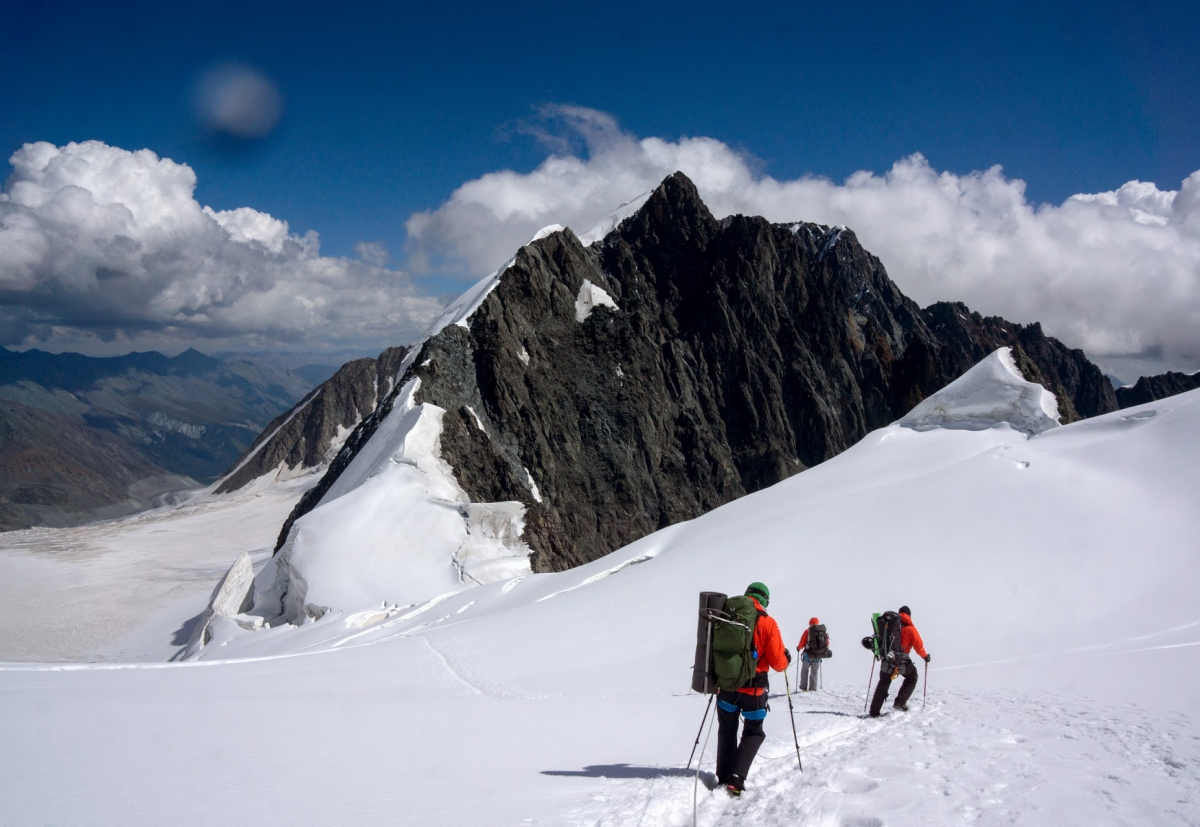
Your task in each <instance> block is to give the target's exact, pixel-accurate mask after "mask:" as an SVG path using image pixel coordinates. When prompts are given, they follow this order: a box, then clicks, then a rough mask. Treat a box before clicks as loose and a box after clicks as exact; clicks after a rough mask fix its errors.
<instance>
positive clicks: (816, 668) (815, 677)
mask: <svg viewBox="0 0 1200 827" xmlns="http://www.w3.org/2000/svg"><path fill="white" fill-rule="evenodd" d="M822 663H824V661H823V660H820V659H817V660H815V661H813V668H812V675H811V676H810V677H809V679H808V680H809V686H810V687H811V688H812V691H814V692H815V691H816V690H818V689H820V688H821V664H822Z"/></svg>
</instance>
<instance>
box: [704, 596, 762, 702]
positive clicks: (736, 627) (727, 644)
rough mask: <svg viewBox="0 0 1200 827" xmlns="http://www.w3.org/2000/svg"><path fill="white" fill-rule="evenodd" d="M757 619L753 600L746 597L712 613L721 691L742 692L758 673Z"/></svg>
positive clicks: (714, 657) (718, 685) (713, 651)
mask: <svg viewBox="0 0 1200 827" xmlns="http://www.w3.org/2000/svg"><path fill="white" fill-rule="evenodd" d="M763 614H765V612H764V613H763ZM758 616H759V611H758V608H757V607H756V606H755V605H754V601H753V600H751V599H750V598H749V597H746V596H744V595H737V596H736V597H731V598H729V599H728V600H726V601H725V608H724V610H723V611H720V610H716V609H710V610H709V615H708V617H709V620H710V621H711V622H712V625H713V630H712V659H713V673H714V674H715V675H716V677H717V687H718V688H719V689H722V690H727V691H729V690H734V689H741V688H742V687H744V686H746V685H747V684H748V683H750V681H752V680H753V679H754V673H755V672H756V671H757V670H758V653H757V652H755V651H754V626H755V624H756V623H758Z"/></svg>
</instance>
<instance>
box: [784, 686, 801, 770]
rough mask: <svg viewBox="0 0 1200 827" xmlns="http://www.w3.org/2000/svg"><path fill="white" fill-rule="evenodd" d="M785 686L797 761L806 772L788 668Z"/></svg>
mask: <svg viewBox="0 0 1200 827" xmlns="http://www.w3.org/2000/svg"><path fill="white" fill-rule="evenodd" d="M783 688H784V689H786V690H787V698H788V718H790V719H791V721H792V741H794V742H795V744H796V763H797V764H799V765H800V772H804V762H803V761H801V760H800V736H798V735H796V711H795V710H794V709H792V688H791V687H790V686H788V679H787V670H786V669H784V670H783Z"/></svg>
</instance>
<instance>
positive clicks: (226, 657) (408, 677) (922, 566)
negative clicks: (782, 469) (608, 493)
mask: <svg viewBox="0 0 1200 827" xmlns="http://www.w3.org/2000/svg"><path fill="white" fill-rule="evenodd" d="M977 371H978V373H976V372H975V371H973V372H972V374H968V375H967V376H970V377H971V379H970V380H969V381H968V382H965V383H964V384H963V385H962V386H961V387H958V388H957V389H956V388H955V385H958V384H959V383H955V385H952V386H950V387H949V388H947V389H946V391H944V392H943V394H940V395H939V396H941V400H940V401H937V397H936V396H935V397H931V399H930V400H928V401H929V402H931V403H933V402H935V401H936V405H932V404H931V406H930V410H929V411H927V412H925V413H921V414H920V415H919V416H918V415H917V414H918V411H920V409H918V410H917V411H914V412H913V414H910V416H909V417H905V419H904V420H902V421H901V422H900V423H896V424H893V425H891V426H889V427H887V428H883V429H880V430H878V431H875V432H873V433H871V434H869V435H868V436H867V437H866V438H865V439H863V440H862V441H861V442H860V443H859V444H858V445H856V446H854V447H853V448H851V449H850V450H848V451H846V452H844V453H843V454H841V455H839V456H838V457H836V458H834V459H832V460H830V461H828V462H826V463H824V464H822V465H820V466H817V467H816V468H813V469H810V470H808V471H805V472H804V473H802V474H799V475H797V476H795V477H792V478H790V479H788V480H786V481H784V482H782V483H779V484H778V485H775V486H773V487H772V488H769V489H767V490H765V491H762V492H759V493H757V494H753V495H750V496H747V497H744V498H742V499H740V500H737V501H735V502H733V503H730V504H729V505H726V506H724V507H722V508H720V509H717V510H715V511H713V512H710V513H709V514H706V515H704V516H703V517H700V518H698V519H696V520H693V521H690V522H686V523H680V524H677V525H674V526H671V527H670V528H667V529H664V530H662V531H659V532H657V533H655V534H652V535H650V536H648V537H645V538H643V539H642V540H640V541H638V542H636V543H633V544H631V545H630V546H628V547H626V548H623V549H621V550H619V551H617V552H614V553H613V554H611V555H609V556H608V557H606V558H603V559H601V560H597V561H595V562H593V563H590V564H588V565H586V566H582V567H580V568H578V569H573V570H571V571H566V572H560V573H553V574H529V573H527V571H523V572H521V573H519V574H515V575H514V576H504V577H500V578H499V579H496V580H494V581H493V582H491V583H487V584H485V585H481V586H477V587H474V588H466V587H465V584H463V583H457V582H453V580H452V578H447V577H446V576H445V575H444V573H443V572H441V571H440V570H439V571H437V572H433V573H431V571H430V570H429V569H428V568H427V567H426V565H425V563H424V562H422V561H423V560H424V557H423V556H422V555H423V554H424V551H422V547H423V544H424V543H425V542H435V543H436V542H443V541H444V540H445V537H444V536H443V535H441V534H439V532H441V531H443V530H445V531H446V532H450V533H454V532H458V534H457V535H455V536H461V533H462V532H463V531H465V529H464V528H463V526H464V525H467V523H468V522H469V520H465V519H464V518H463V516H462V515H461V513H460V511H459V510H458V508H459V506H461V504H462V502H461V501H460V500H459V499H457V497H458V494H457V493H456V492H454V491H453V489H452V488H450V487H449V486H448V485H446V480H445V479H444V478H443V477H442V476H440V475H442V474H444V469H439V468H438V466H437V460H436V452H435V451H433V448H432V446H433V444H434V441H435V431H436V428H435V427H434V426H435V424H436V416H432V415H431V413H432V412H431V411H420V410H419V408H420V407H421V406H414V405H399V404H398V405H397V406H396V409H395V411H394V412H393V415H394V416H396V417H397V419H396V421H395V422H394V423H392V424H391V425H389V426H388V427H389V430H387V431H384V430H383V428H381V433H382V434H384V435H383V436H380V435H378V434H377V436H376V437H375V439H377V440H380V442H379V445H378V447H375V446H372V451H374V452H375V454H374V457H373V458H372V459H370V460H367V459H364V465H363V467H362V468H361V469H357V470H356V469H353V468H352V469H351V470H353V471H354V474H353V475H352V476H351V477H349V478H348V479H347V483H346V485H347V490H346V492H345V493H343V494H342V495H341V496H339V497H335V498H333V499H332V500H330V501H329V504H328V505H323V506H322V507H321V508H319V509H317V510H315V511H313V512H312V513H311V514H310V515H309V516H308V517H306V518H304V520H302V521H300V523H299V525H303V524H304V523H305V521H309V523H308V525H309V526H310V528H311V531H312V534H311V538H312V539H311V542H312V543H313V545H308V543H310V540H308V539H304V537H305V531H307V530H308V529H305V530H302V531H300V532H298V534H297V539H296V543H295V546H294V547H293V548H292V551H291V555H292V556H291V560H292V562H291V565H292V566H295V567H298V568H297V570H298V571H301V573H302V574H303V579H304V581H305V583H306V585H307V595H306V597H305V602H306V603H307V604H313V603H314V601H316V602H319V603H320V604H321V605H322V606H328V607H330V608H329V610H328V611H324V612H320V613H319V612H308V613H304V614H303V615H301V616H299V617H294V618H292V620H293V622H292V623H287V622H273V623H272V626H271V628H263V629H261V630H259V631H250V630H247V629H244V628H242V627H241V626H239V625H238V624H236V623H233V622H229V623H223V624H217V626H218V628H214V630H213V637H212V639H211V641H210V643H209V645H208V646H207V647H206V648H205V649H204V650H203V652H202V653H201V656H200V659H199V660H197V661H193V662H190V663H183V664H162V663H141V664H129V665H120V666H116V665H90V664H57V665H40V664H8V665H5V666H3V667H0V738H2V739H3V743H4V744H5V746H6V750H5V754H6V755H7V756H9V757H8V759H7V761H6V762H5V765H4V772H3V773H0V801H3V802H4V805H3V807H4V812H5V816H6V818H7V819H9V820H11V821H12V823H16V824H34V823H65V822H70V823H89V824H121V825H140V824H145V825H151V824H154V825H157V824H163V823H171V824H179V825H189V824H197V825H199V824H208V823H212V822H214V821H220V822H224V823H244V824H256V823H268V822H269V823H287V822H292V823H305V824H308V823H331V824H360V823H373V822H377V821H384V822H387V823H391V824H426V823H431V822H436V823H445V824H488V825H491V824H514V825H519V824H555V825H558V824H579V825H584V824H586V825H627V824H642V825H687V824H691V823H692V819H693V795H694V794H695V796H696V797H695V818H696V823H698V824H703V825H718V824H800V825H838V826H839V827H850V826H851V825H859V826H861V825H924V824H950V823H980V824H989V823H997V824H998V823H1027V824H1045V825H1057V824H1088V825H1118V824H1180V825H1184V824H1196V823H1200V727H1197V726H1196V724H1195V722H1194V721H1193V720H1192V718H1191V717H1189V714H1190V710H1191V708H1192V707H1193V706H1194V705H1195V703H1196V701H1197V700H1200V688H1198V687H1200V682H1198V681H1197V678H1198V677H1200V663H1198V661H1197V658H1198V657H1200V621H1197V620H1196V619H1195V608H1194V605H1195V601H1194V590H1195V583H1196V582H1197V581H1198V579H1200V558H1198V557H1197V555H1196V554H1195V540H1194V538H1195V537H1196V536H1198V535H1200V509H1196V508H1195V507H1194V503H1193V500H1194V498H1195V492H1196V491H1197V490H1200V439H1198V438H1197V436H1198V434H1200V391H1193V392H1191V393H1188V394H1183V395H1180V396H1176V397H1172V398H1169V399H1165V400H1162V401H1159V402H1155V403H1151V404H1148V405H1143V406H1141V407H1139V408H1132V409H1127V410H1123V411H1120V412H1117V413H1113V414H1108V415H1106V416H1102V417H1097V418H1095V419H1091V420H1085V421H1083V422H1078V423H1073V424H1070V425H1065V426H1061V427H1049V425H1048V424H1047V423H1049V422H1052V421H1054V419H1055V414H1056V411H1055V410H1054V409H1053V408H1051V407H1048V403H1047V402H1046V400H1045V398H1044V397H1042V396H1039V395H1038V394H1037V393H1032V392H1030V391H1029V389H1027V388H1026V387H1025V384H1028V383H1024V380H1023V379H1021V378H1020V377H1019V375H1016V374H1014V372H1013V367H1012V365H1011V360H1010V359H1007V358H1006V354H1002V353H1001V354H993V356H992V357H989V359H988V360H985V362H984V363H983V364H982V365H981V369H977ZM973 374H974V375H973ZM967 376H965V377H964V380H965V379H967ZM960 381H962V380H960ZM1023 383H1024V384H1023ZM405 393H406V394H408V396H407V398H408V399H410V400H411V398H412V390H411V389H406V390H405ZM914 417H915V418H914ZM905 422H910V423H911V424H912V426H911V427H910V426H909V425H906V424H904V423H905ZM422 423H425V424H422ZM964 425H966V427H963V426H964ZM1043 426H1044V427H1043ZM422 429H425V430H422ZM347 473H349V471H348V472H347ZM451 480H452V478H451ZM353 483H357V485H356V486H355V485H353ZM343 501H344V503H343V505H342V506H340V508H342V509H345V511H344V512H339V511H338V510H337V509H336V508H333V507H334V506H337V504H338V503H340V502H343ZM417 503H423V505H422V506H421V508H422V509H424V512H423V513H425V516H422V517H421V518H420V519H421V520H424V521H427V522H416V523H410V522H409V521H407V520H404V519H401V518H400V517H399V516H397V515H396V514H394V513H392V509H406V508H411V509H413V510H414V512H415V510H416V509H417V506H416V504H417ZM439 509H441V510H440V511H439ZM322 512H324V513H323V514H322ZM439 514H444V518H445V521H444V525H443V524H442V523H438V522H437V520H439V519H442V517H439V516H437V515H439ZM314 517H315V518H316V519H312V518H314ZM597 518H598V519H604V515H603V514H600V515H597ZM487 519H490V518H485V519H484V521H485V522H486V521H487ZM496 519H498V520H499V523H498V524H499V525H500V526H502V528H500V529H494V530H495V531H497V533H500V534H503V533H504V531H506V530H509V529H511V528H512V527H513V526H515V523H513V522H511V521H509V518H508V516H506V515H501V516H499V517H497V518H496ZM164 530H166V529H164ZM426 530H428V531H429V532H430V535H429V536H425V535H422V534H421V532H423V531H426ZM434 535H436V536H434ZM445 536H449V534H447V535H445ZM163 537H164V542H169V535H168V534H165V533H164V535H163ZM377 537H383V538H387V541H388V542H389V543H392V544H399V545H400V546H401V547H403V548H404V549H405V551H404V553H403V554H402V555H401V556H399V557H396V558H394V559H393V560H392V563H394V564H396V565H397V570H396V572H395V573H394V574H388V573H387V572H386V571H384V569H383V568H381V567H380V566H381V563H380V560H379V559H377V558H376V557H375V556H374V554H373V553H372V552H370V551H369V550H368V549H369V548H371V544H372V543H373V542H375V540H374V539H373V538H377ZM439 537H440V538H441V539H439ZM302 540H303V542H302ZM318 540H319V547H320V551H319V553H317V549H318ZM449 545H450V544H447V545H446V546H445V548H443V549H442V552H444V553H449ZM233 556H236V555H233ZM281 557H282V555H280V556H277V558H276V560H277V562H276V566H278V565H279V563H278V561H279V559H280V558H281ZM338 561H340V565H339V564H338ZM229 562H230V563H232V562H233V559H232V556H231V558H230V559H229ZM389 565H390V564H389ZM271 578H272V572H271V570H270V568H268V569H265V570H263V571H262V572H261V573H260V574H259V576H258V582H259V583H260V584H263V585H269V582H271ZM753 580H762V581H764V582H766V583H767V584H768V585H769V586H770V589H771V593H772V601H771V604H770V606H769V610H770V612H771V614H772V615H773V616H774V617H775V618H776V619H777V620H778V621H779V624H780V627H781V629H782V630H783V634H784V636H785V639H786V642H787V643H788V644H789V645H790V646H792V647H794V646H795V644H796V642H797V640H798V638H799V636H800V634H801V632H802V631H803V630H804V628H805V624H806V622H807V619H808V618H809V617H811V616H813V615H816V616H819V617H820V618H821V620H822V622H824V623H825V624H826V626H827V627H828V629H829V633H830V636H831V640H832V647H833V650H834V653H835V656H834V658H833V659H831V660H830V661H828V662H827V664H826V666H825V673H824V684H825V689H824V690H823V691H820V692H815V693H806V694H803V695H801V696H798V697H795V698H794V700H793V704H794V714H790V713H789V709H788V700H787V698H786V697H785V695H784V692H783V690H784V683H783V681H782V680H781V678H782V676H780V675H774V676H773V678H772V693H773V698H772V702H771V713H770V715H769V716H768V718H767V720H766V731H767V742H766V745H765V746H764V747H763V750H762V751H761V752H760V754H759V758H758V760H757V761H756V763H755V765H754V768H753V770H752V773H751V775H750V777H749V779H748V789H747V793H746V794H745V795H744V796H743V797H742V798H741V799H740V800H736V801H735V800H730V799H728V798H727V797H726V795H725V794H724V792H721V791H710V790H709V789H708V787H709V786H710V785H711V784H712V778H711V770H712V751H713V742H715V734H714V736H713V741H710V742H709V743H708V745H707V750H706V751H705V753H704V755H703V759H702V761H701V769H702V772H701V773H700V775H699V776H698V777H697V776H696V775H695V774H694V769H695V765H694V764H693V766H692V770H688V769H686V768H685V764H686V761H687V757H688V753H689V751H690V750H691V748H692V745H693V740H694V739H695V737H696V730H697V728H698V727H699V726H700V721H701V716H702V714H703V713H704V708H705V698H703V697H701V696H699V695H696V694H693V693H690V692H688V691H687V687H688V684H689V681H690V666H691V658H692V651H693V644H694V641H693V636H694V633H695V622H696V621H695V618H696V616H695V607H696V599H697V598H696V595H697V593H698V592H699V591H701V590H711V589H716V590H721V591H725V592H727V593H735V592H740V591H741V590H742V589H744V588H745V586H746V585H747V584H748V583H749V582H751V581H753ZM209 587H210V588H211V582H210V584H209ZM385 587H386V588H385ZM385 592H386V594H384V593H385ZM381 594H382V595H383V596H380V595H381ZM368 598H369V601H368ZM44 599H45V600H46V602H47V604H48V605H53V600H54V596H53V593H52V592H51V591H47V592H46V594H45V598H44ZM381 602H382V605H381ZM901 603H907V604H908V605H909V606H911V607H912V609H913V619H914V621H915V622H916V624H917V625H918V627H919V628H920V630H921V633H922V635H923V636H924V638H925V642H926V646H927V647H928V649H929V651H930V653H931V654H932V656H933V660H932V663H931V666H930V668H929V671H928V673H927V675H926V676H925V678H926V679H927V681H928V703H927V705H925V706H924V707H923V708H922V706H921V703H920V698H921V694H920V689H919V690H918V694H917V696H916V697H915V698H914V702H913V703H912V704H911V708H912V709H913V711H912V712H909V713H907V714H903V713H893V714H891V715H888V716H887V717H885V718H882V719H879V720H874V721H872V720H863V719H860V718H859V717H858V715H860V714H861V710H862V708H863V701H864V698H865V693H866V691H867V677H868V673H869V672H870V671H871V666H872V660H871V657H870V655H869V653H868V652H866V651H865V650H864V649H862V648H861V647H860V646H859V644H858V640H859V638H861V637H862V636H863V635H865V634H867V633H868V631H869V617H870V614H871V612H874V611H882V610H884V609H888V608H891V609H894V608H896V607H897V606H899V605H900V604H901ZM258 608H259V607H256V609H255V610H254V611H256V612H257V611H258ZM318 614H319V617H318ZM789 715H790V717H791V718H792V719H793V720H794V722H795V726H796V732H797V735H798V740H799V745H800V750H801V753H802V755H803V758H804V772H803V773H800V772H799V768H798V766H797V763H796V753H795V747H794V746H793V744H792V741H791V737H792V733H791V724H790V723H789V721H788V718H789ZM702 743H703V737H702ZM697 752H700V750H699V749H698V750H697Z"/></svg>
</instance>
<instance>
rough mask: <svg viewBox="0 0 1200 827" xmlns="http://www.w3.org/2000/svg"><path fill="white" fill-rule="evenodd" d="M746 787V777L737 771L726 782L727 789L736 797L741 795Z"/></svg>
mask: <svg viewBox="0 0 1200 827" xmlns="http://www.w3.org/2000/svg"><path fill="white" fill-rule="evenodd" d="M745 789H746V779H744V778H742V777H741V776H740V775H738V774H737V773H736V772H735V773H733V774H732V775H730V776H729V779H728V780H727V781H726V782H725V790H726V791H727V792H728V793H729V794H730V795H731V796H733V797H734V798H737V797H738V796H739V795H741V794H742V791H743V790H745Z"/></svg>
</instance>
